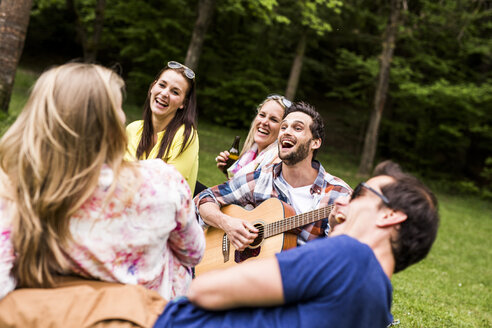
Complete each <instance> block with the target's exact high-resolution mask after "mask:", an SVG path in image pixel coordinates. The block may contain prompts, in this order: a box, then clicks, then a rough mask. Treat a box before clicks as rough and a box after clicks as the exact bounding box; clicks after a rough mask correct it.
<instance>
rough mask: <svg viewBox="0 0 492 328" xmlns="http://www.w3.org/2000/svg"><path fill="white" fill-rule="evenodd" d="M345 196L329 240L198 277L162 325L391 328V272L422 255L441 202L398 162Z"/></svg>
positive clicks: (388, 164)
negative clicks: (400, 166)
mask: <svg viewBox="0 0 492 328" xmlns="http://www.w3.org/2000/svg"><path fill="white" fill-rule="evenodd" d="M376 171H377V175H376V176H375V177H374V178H371V179H370V180H368V181H367V182H363V183H361V184H359V185H358V186H357V187H356V188H355V189H354V192H353V194H352V196H351V199H350V200H348V199H347V198H339V199H338V200H337V201H336V207H335V209H334V211H333V212H332V214H331V215H330V223H331V224H332V225H333V226H334V228H333V229H332V232H331V235H330V236H331V237H330V238H327V239H320V240H315V241H312V242H310V243H307V245H306V246H304V247H298V248H295V249H292V250H289V251H285V252H282V253H279V254H277V255H276V256H275V257H272V258H267V259H262V260H254V261H250V262H245V263H243V264H241V265H237V266H235V267H231V268H229V269H227V270H222V271H213V272H209V273H206V274H203V275H201V276H199V277H197V278H196V279H195V280H194V281H193V283H192V285H191V288H190V291H189V293H188V298H181V299H178V300H175V301H172V302H170V303H169V304H168V305H167V307H166V309H165V310H164V312H163V314H162V315H161V316H160V317H159V319H158V320H157V322H156V324H155V327H199V328H205V327H387V326H389V325H391V323H392V320H393V319H392V315H391V312H390V310H391V300H392V287H391V282H390V280H389V279H390V278H391V276H392V274H393V273H395V272H398V271H401V270H403V269H405V268H406V267H408V266H409V265H411V264H413V263H416V262H418V261H420V260H422V259H423V258H424V257H425V256H426V255H427V254H428V252H429V250H430V248H431V246H432V244H433V242H434V240H435V237H436V234H437V228H438V225H439V216H438V212H437V200H436V198H435V196H434V195H433V194H432V192H431V191H430V190H429V189H428V188H427V187H425V186H424V185H423V184H422V183H421V182H419V181H418V180H417V179H416V178H414V177H412V176H410V175H408V174H405V173H402V172H401V170H400V169H399V167H398V166H397V165H396V164H395V163H392V162H386V163H384V164H383V165H380V166H378V167H377V169H376Z"/></svg>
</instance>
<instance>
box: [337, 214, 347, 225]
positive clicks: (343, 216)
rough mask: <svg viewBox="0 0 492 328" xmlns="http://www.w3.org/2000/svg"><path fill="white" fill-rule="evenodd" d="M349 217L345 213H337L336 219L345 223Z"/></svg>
mask: <svg viewBox="0 0 492 328" xmlns="http://www.w3.org/2000/svg"><path fill="white" fill-rule="evenodd" d="M346 219H347V218H346V217H345V214H343V213H337V215H335V220H337V222H338V223H343V222H345V220H346Z"/></svg>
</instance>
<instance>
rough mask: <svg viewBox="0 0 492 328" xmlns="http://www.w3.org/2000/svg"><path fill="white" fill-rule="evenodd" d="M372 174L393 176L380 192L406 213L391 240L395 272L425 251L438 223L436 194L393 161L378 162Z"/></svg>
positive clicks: (394, 207)
mask: <svg viewBox="0 0 492 328" xmlns="http://www.w3.org/2000/svg"><path fill="white" fill-rule="evenodd" d="M375 174H376V175H388V176H390V177H392V178H393V179H394V180H395V181H394V182H391V183H389V184H387V185H385V186H383V187H382V188H381V192H382V193H383V194H384V195H385V196H386V197H387V198H388V199H389V205H390V206H389V207H390V208H392V209H395V210H399V211H402V212H403V213H405V214H406V215H407V219H406V220H405V221H403V222H402V223H400V226H399V228H398V234H397V236H396V238H394V239H392V240H391V248H392V251H393V256H394V258H395V273H396V272H399V271H402V270H404V269H405V268H407V267H408V266H410V265H412V264H414V263H417V262H419V261H421V260H422V259H424V258H425V257H426V256H427V254H428V253H429V251H430V249H431V247H432V244H433V243H434V241H435V239H436V236H437V230H438V227H439V213H438V204H437V198H436V197H435V196H434V194H433V193H432V191H431V190H430V189H429V188H427V187H426V186H425V185H424V184H423V183H422V182H421V181H419V180H418V179H417V178H416V177H414V176H412V175H410V174H408V173H404V172H402V171H401V169H400V166H399V165H398V164H396V163H394V162H391V161H385V162H383V163H381V164H379V165H378V166H376V169H375Z"/></svg>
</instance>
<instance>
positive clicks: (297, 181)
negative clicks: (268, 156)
mask: <svg viewBox="0 0 492 328" xmlns="http://www.w3.org/2000/svg"><path fill="white" fill-rule="evenodd" d="M259 129H261V127H259ZM323 138H324V126H323V120H322V118H321V115H320V114H319V113H318V112H317V111H316V110H315V109H314V108H313V107H312V106H310V105H308V104H306V103H303V102H297V103H294V104H292V106H291V107H290V108H289V109H287V111H286V113H285V116H284V119H283V121H282V123H281V126H280V132H279V135H278V147H279V157H280V159H281V160H282V162H281V163H278V164H275V165H272V166H268V167H265V168H262V169H260V170H257V171H255V172H252V173H248V174H245V175H241V176H235V177H234V179H232V180H229V181H227V182H225V183H223V184H221V185H217V186H214V187H211V188H208V189H207V190H205V191H203V192H202V193H200V194H199V195H198V196H197V197H195V202H196V205H197V211H198V214H199V216H200V218H201V220H203V222H204V223H205V224H207V225H210V226H213V227H217V228H220V229H222V230H223V231H224V232H225V233H226V234H227V236H228V238H229V240H230V242H231V243H232V245H233V246H234V247H235V248H236V249H237V250H244V249H245V248H246V247H247V246H248V245H249V244H251V243H252V242H253V241H254V240H255V238H256V237H257V235H258V232H259V231H258V229H257V228H255V226H253V224H251V223H250V222H248V221H246V220H244V219H240V218H236V217H231V216H229V215H226V214H225V213H222V212H221V210H220V209H221V207H223V206H226V205H230V204H236V205H240V206H243V207H247V206H252V207H257V206H258V205H260V204H261V203H262V202H264V201H265V200H267V199H269V198H272V197H275V198H278V199H280V200H282V201H284V202H286V203H287V204H289V205H291V206H292V207H293V208H294V209H295V211H296V213H297V214H299V213H304V212H308V211H311V210H314V209H318V208H322V207H326V206H328V205H331V204H333V203H334V201H335V200H336V199H337V198H338V197H341V196H348V195H350V193H351V189H350V187H349V186H348V185H347V184H346V183H345V182H344V181H343V180H341V179H339V178H337V177H335V176H332V175H331V174H329V173H327V172H326V171H325V170H324V168H323V166H322V165H321V164H320V163H319V162H318V161H316V160H314V158H315V155H316V153H317V151H318V149H319V148H320V147H321V144H322V142H323ZM295 230H296V231H295V232H296V233H297V234H298V236H297V244H298V245H302V244H305V243H306V242H307V241H309V240H313V239H316V238H318V237H321V236H326V235H327V233H328V230H329V226H328V219H327V218H323V219H322V220H319V221H317V222H314V223H311V224H308V225H306V226H303V227H300V228H298V229H295Z"/></svg>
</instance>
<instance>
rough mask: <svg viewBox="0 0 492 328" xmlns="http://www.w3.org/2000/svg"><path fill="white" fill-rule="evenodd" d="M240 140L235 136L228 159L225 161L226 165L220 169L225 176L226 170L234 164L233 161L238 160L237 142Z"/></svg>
mask: <svg viewBox="0 0 492 328" xmlns="http://www.w3.org/2000/svg"><path fill="white" fill-rule="evenodd" d="M240 139H241V137H240V136H236V137H235V138H234V142H233V143H232V146H231V149H229V158H228V159H227V161H226V165H225V166H224V168H223V169H222V170H223V171H224V173H226V174H227V169H228V168H230V167H231V165H232V164H234V162H235V161H237V159H238V158H239V140H240Z"/></svg>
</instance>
